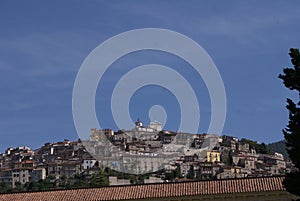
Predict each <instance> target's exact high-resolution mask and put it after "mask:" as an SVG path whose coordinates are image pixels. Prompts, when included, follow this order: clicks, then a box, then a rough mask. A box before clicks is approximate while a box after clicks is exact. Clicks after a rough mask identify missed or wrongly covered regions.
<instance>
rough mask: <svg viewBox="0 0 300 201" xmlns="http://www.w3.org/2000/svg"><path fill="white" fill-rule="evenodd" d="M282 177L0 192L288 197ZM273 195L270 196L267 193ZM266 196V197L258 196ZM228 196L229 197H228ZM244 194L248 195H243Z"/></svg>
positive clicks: (54, 199) (31, 199) (29, 197)
mask: <svg viewBox="0 0 300 201" xmlns="http://www.w3.org/2000/svg"><path fill="white" fill-rule="evenodd" d="M283 179H284V177H262V178H245V179H229V180H214V181H195V182H182V183H162V184H145V185H131V186H115V187H103V188H87V189H72V190H55V191H44V192H27V193H13V194H0V200H1V201H8V200H25V201H46V200H51V201H58V200H70V201H71V200H72V201H77V200H87V201H91V200H93V201H98V200H99V201H100V200H139V199H145V200H195V201H196V200H218V199H220V200H222V199H225V198H226V199H228V200H239V197H240V198H242V200H248V199H249V200H289V197H290V195H289V194H288V193H287V192H286V191H285V189H284V187H283V185H282V181H283ZM273 196H274V199H271V197H273ZM263 197H268V199H262V198H263ZM230 198H231V199H230ZM247 198H248V199H247Z"/></svg>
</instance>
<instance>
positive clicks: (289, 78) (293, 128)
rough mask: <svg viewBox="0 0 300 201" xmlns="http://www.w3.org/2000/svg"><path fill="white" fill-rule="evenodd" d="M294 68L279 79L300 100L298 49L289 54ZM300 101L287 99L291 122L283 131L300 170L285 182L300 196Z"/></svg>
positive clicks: (290, 189)
mask: <svg viewBox="0 0 300 201" xmlns="http://www.w3.org/2000/svg"><path fill="white" fill-rule="evenodd" d="M289 55H290V57H291V62H292V64H293V68H284V69H283V74H280V75H279V76H278V77H279V78H280V79H282V80H283V84H284V86H285V87H286V88H288V89H290V90H292V91H296V92H297V93H298V98H300V53H299V50H298V49H293V48H291V49H290V53H289ZM299 106H300V101H298V103H294V102H293V101H292V100H291V99H289V98H288V99H287V105H286V108H287V109H288V111H289V122H288V125H287V127H286V128H284V129H283V134H284V138H285V140H286V146H287V152H288V154H289V157H290V158H291V160H292V162H293V163H294V165H295V166H296V168H297V169H298V170H297V171H296V172H292V173H290V174H288V175H287V176H286V178H285V180H284V182H283V184H284V186H285V187H286V189H287V191H288V192H290V193H292V194H294V195H298V196H300V172H299V170H300V107H299Z"/></svg>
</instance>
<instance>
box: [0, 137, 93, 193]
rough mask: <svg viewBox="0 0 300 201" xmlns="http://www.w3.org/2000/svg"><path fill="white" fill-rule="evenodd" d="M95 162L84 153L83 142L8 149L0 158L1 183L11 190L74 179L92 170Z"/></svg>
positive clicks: (65, 141) (64, 142)
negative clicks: (57, 180) (47, 180)
mask: <svg viewBox="0 0 300 201" xmlns="http://www.w3.org/2000/svg"><path fill="white" fill-rule="evenodd" d="M95 164H96V160H95V159H93V158H92V157H91V155H90V154H89V153H88V152H87V151H86V150H85V149H84V147H83V146H82V143H81V141H80V140H79V141H75V142H72V141H69V140H64V141H63V142H56V143H46V144H45V145H44V146H42V147H41V148H39V149H37V150H34V151H33V150H32V149H31V148H29V147H26V146H22V147H17V148H8V149H7V150H6V151H5V153H2V154H0V183H6V184H9V185H10V186H11V187H12V188H14V187H16V185H18V184H25V183H27V182H32V181H39V180H41V179H46V177H49V176H52V178H53V179H59V178H61V177H71V176H74V175H76V174H80V173H82V172H84V171H85V170H88V169H89V168H91V167H93V166H94V165H95Z"/></svg>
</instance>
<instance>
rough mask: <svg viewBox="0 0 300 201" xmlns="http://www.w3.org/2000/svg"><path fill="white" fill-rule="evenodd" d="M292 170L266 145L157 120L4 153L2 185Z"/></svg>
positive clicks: (168, 178) (169, 179)
mask: <svg viewBox="0 0 300 201" xmlns="http://www.w3.org/2000/svg"><path fill="white" fill-rule="evenodd" d="M103 143H104V144H106V145H111V146H103ZM100 145H101V146H100ZM100 153H101V154H100ZM137 157H138V158H139V163H137V165H136V166H134V167H133V169H134V170H135V171H136V172H132V170H133V169H130V168H129V167H130V165H132V164H133V162H132V160H133V159H136V158H137ZM162 158H163V159H165V160H162ZM131 167H132V166H131ZM293 170H294V166H293V164H292V163H291V162H290V161H289V160H288V159H286V158H284V157H283V155H282V154H281V153H276V152H271V151H270V150H268V149H267V147H266V146H265V145H264V144H263V143H262V144H259V143H258V142H255V141H251V140H247V139H241V140H239V139H238V138H236V137H233V136H227V135H223V136H218V135H213V134H205V133H204V134H187V133H182V132H173V131H167V130H162V125H161V124H160V123H159V122H151V123H150V124H149V125H148V126H146V127H144V126H143V125H142V122H140V121H137V122H136V126H135V128H133V129H132V130H119V131H116V132H114V131H113V130H111V129H104V130H99V129H91V133H90V137H89V139H88V140H85V141H84V140H78V141H69V140H64V141H61V142H55V143H45V144H44V145H43V146H42V147H40V148H38V149H36V150H32V149H31V148H29V147H27V146H21V147H17V148H8V149H7V150H6V151H5V153H2V154H0V185H1V186H2V189H4V187H5V189H8V190H11V191H13V189H18V188H19V189H23V190H24V189H25V190H41V189H45V188H73V187H98V186H107V185H128V184H141V183H161V182H180V181H189V180H213V179H214V180H215V179H230V178H246V177H248V178H249V177H267V176H278V175H284V174H286V173H289V172H291V171H293ZM133 173H135V174H133ZM137 173H139V174H137ZM5 192H6V191H5Z"/></svg>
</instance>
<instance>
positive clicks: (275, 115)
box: [0, 0, 300, 152]
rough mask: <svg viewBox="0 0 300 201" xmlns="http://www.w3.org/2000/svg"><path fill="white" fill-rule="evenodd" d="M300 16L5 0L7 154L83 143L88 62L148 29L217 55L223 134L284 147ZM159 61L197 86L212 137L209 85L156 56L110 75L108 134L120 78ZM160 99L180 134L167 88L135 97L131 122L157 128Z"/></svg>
mask: <svg viewBox="0 0 300 201" xmlns="http://www.w3.org/2000/svg"><path fill="white" fill-rule="evenodd" d="M299 13H300V2H298V1H263V2H262V1H243V2H242V1H226V2H222V1H210V2H209V3H207V2H204V1H134V0H133V1H26V2H23V1H18V2H17V1H1V2H0V92H1V96H0V137H1V140H0V142H1V143H0V151H1V152H2V151H4V150H5V149H6V148H7V147H10V146H13V147H15V146H22V145H28V146H31V147H33V148H37V147H39V146H41V145H43V143H46V142H55V141H58V140H63V139H71V140H76V139H78V136H77V134H76V130H75V127H74V123H73V119H72V89H73V84H74V81H75V78H76V74H77V72H78V70H79V68H80V66H81V64H82V62H83V61H84V59H85V58H86V57H87V55H88V54H89V53H90V52H91V51H92V50H93V49H94V48H95V47H96V46H98V45H99V44H100V43H101V42H103V41H105V40H106V39H108V38H110V37H112V36H114V35H116V34H119V33H122V32H124V31H129V30H132V29H138V28H147V27H153V28H164V29H170V30H173V31H177V32H179V33H182V34H185V35H186V36H188V37H190V38H192V39H193V40H195V41H196V42H197V43H199V44H200V45H201V46H202V47H203V48H204V49H205V50H206V51H207V52H208V53H209V54H210V56H211V57H212V59H213V60H214V62H215V64H216V66H217V68H218V69H219V72H220V74H221V76H222V79H223V82H224V85H225V88H226V94H227V119H226V122H225V127H224V130H223V133H224V134H229V135H233V136H237V137H239V138H242V137H247V138H250V139H255V140H259V141H265V142H273V141H277V140H280V139H282V138H283V137H282V133H281V129H282V128H283V127H284V126H285V125H286V123H287V118H288V116H287V111H286V110H285V99H286V97H288V96H293V94H292V93H291V92H289V91H287V90H286V89H285V88H284V87H283V86H282V83H281V81H280V80H279V79H278V78H277V76H278V74H279V73H280V72H281V71H282V68H283V67H287V66H290V59H289V56H288V51H289V48H291V47H296V48H299V46H300V26H299V21H300V16H299ZM149 55H150V56H149ZM153 60H154V61H155V62H157V63H159V62H161V63H162V64H168V66H172V67H173V68H174V69H176V70H179V71H180V69H181V73H182V74H183V75H184V76H186V77H188V78H189V79H190V80H191V83H192V85H193V87H194V89H195V90H196V91H197V96H198V97H201V98H200V99H201V101H199V102H200V103H199V105H200V109H201V111H203V114H201V121H202V122H201V123H200V125H201V126H200V129H199V132H205V131H206V129H207V125H208V122H209V119H210V111H209V108H210V105H209V104H210V102H209V96H208V94H207V89H206V88H205V85H204V84H203V82H202V80H201V79H199V78H197V77H195V76H194V73H193V72H192V71H191V70H182V69H183V68H182V66H184V65H185V64H184V62H182V61H180V60H179V59H178V58H173V57H171V56H170V55H164V54H162V53H161V54H159V53H157V52H151V51H150V52H147V51H145V52H141V53H136V54H133V55H130V57H128V58H122V59H120V60H119V61H117V62H116V63H115V64H114V65H113V66H112V68H111V69H110V71H108V72H107V75H106V77H104V78H103V80H102V81H101V82H103V84H102V85H99V87H98V90H97V96H96V103H97V104H96V109H97V112H98V111H101V112H99V113H97V114H98V119H99V120H101V126H102V127H113V128H114V129H116V128H115V124H114V122H113V121H112V116H111V113H110V105H109V103H110V102H109V97H110V93H111V90H112V89H113V84H114V83H115V82H116V81H117V80H118V78H120V76H122V74H121V73H124V72H126V70H130V67H133V66H135V65H141V64H147V63H149V62H153ZM120 69H121V70H120ZM187 69H188V68H187ZM101 82H100V84H101ZM103 94H104V95H103ZM151 94H153V96H152V95H151ZM160 96H163V98H164V100H167V101H164V102H163V103H162V104H163V105H164V106H165V109H166V110H167V112H168V111H169V112H170V114H169V115H168V117H169V118H168V122H167V124H166V128H167V129H177V128H178V122H179V120H178V111H179V109H178V108H177V107H178V103H177V102H176V100H174V97H173V96H172V94H171V93H170V92H169V91H167V90H162V89H161V88H159V87H152V88H151V87H150V88H149V87H148V88H147V87H145V88H143V89H141V90H140V91H138V92H137V93H136V95H135V96H134V97H133V98H132V102H131V109H132V114H131V116H132V118H133V119H135V118H137V117H141V119H142V120H144V121H145V122H146V123H148V121H149V119H148V116H147V115H148V109H149V107H151V105H153V104H159V100H160V99H159V98H151V97H160Z"/></svg>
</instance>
